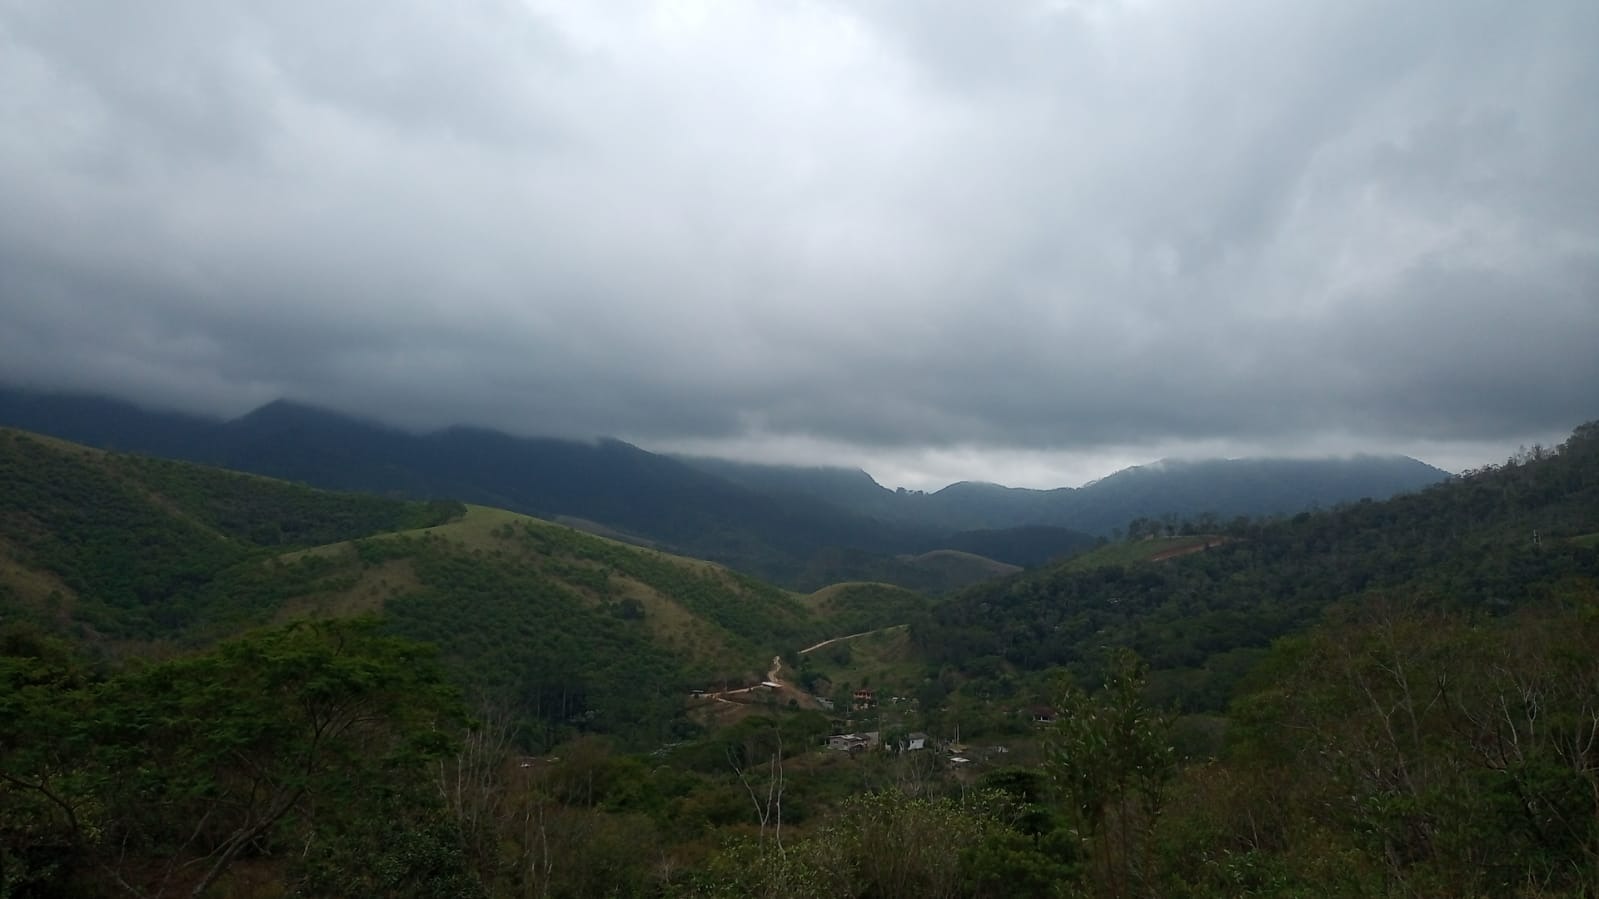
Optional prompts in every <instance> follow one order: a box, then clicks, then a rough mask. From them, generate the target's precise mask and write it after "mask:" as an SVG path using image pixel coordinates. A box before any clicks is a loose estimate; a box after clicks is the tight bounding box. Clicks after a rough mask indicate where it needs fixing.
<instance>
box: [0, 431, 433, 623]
mask: <svg viewBox="0 0 1599 899" xmlns="http://www.w3.org/2000/svg"><path fill="white" fill-rule="evenodd" d="M0 485H4V489H0V580H3V581H4V582H5V583H6V585H7V586H8V588H9V590H8V592H9V595H10V597H11V599H10V601H9V603H8V606H7V607H6V608H5V609H4V611H5V614H7V615H8V616H24V617H29V618H33V619H35V620H37V621H42V622H49V623H51V624H52V625H53V626H58V627H64V628H70V629H78V630H84V631H88V632H92V633H95V634H98V635H102V636H106V637H114V638H130V639H131V638H145V639H148V638H155V637H173V636H176V635H178V634H180V633H183V632H185V631H187V630H189V629H192V628H198V627H202V626H212V625H216V624H218V623H221V622H231V623H232V624H234V625H238V624H243V623H247V622H249V621H252V620H258V619H259V618H260V617H261V616H262V615H264V614H267V613H268V612H269V611H270V609H271V608H272V607H274V606H275V605H276V604H277V603H279V602H281V601H282V600H283V599H284V598H285V597H286V596H288V595H292V593H293V592H295V591H303V590H304V589H306V588H307V587H308V585H310V584H312V583H314V582H315V581H316V580H317V579H318V578H320V577H322V576H324V575H325V574H326V571H325V566H322V565H320V564H318V563H316V562H315V561H312V560H307V561H305V562H302V563H299V564H295V565H292V566H277V567H276V568H275V569H273V570H272V571H271V572H265V571H264V570H263V569H262V568H261V562H262V561H263V560H265V559H267V558H269V557H271V556H273V555H275V554H277V553H279V552H282V551H283V550H285V549H290V548H293V547H296V546H310V545H316V544H321V543H328V542H330V541H336V540H346V539H350V538H354V537H360V536H364V535H367V534H372V533H378V532H384V531H393V530H397V529H403V528H414V527H420V526H425V525H428V524H434V523H438V522H442V521H444V520H446V519H448V518H449V517H451V516H453V515H456V514H459V512H460V507H459V506H457V505H453V504H429V503H416V502H403V501H400V500H393V499H385V498H383V497H377V496H370V495H364V494H355V493H331V492H327V491H319V490H311V489H309V488H306V487H301V486H297V485H294V484H288V483H285V482H282V481H274V480H271V479H268V478H260V477H253V476H249V475H241V474H238V473H235V472H226V471H221V470H219V469H212V468H206V467H203V466H198V465H189V464H185V463H179V462H169V461H164V460H159V459H151V458H145V457H136V456H125V455H120V454H111V453H102V452H99V451H96V450H91V449H88V448H86V447H81V446H76V445H73V444H67V443H64V442H62V441H57V440H53V439H50V438H45V437H40V436H37V435H31V434H26V433H23V432H19V431H12V430H0Z"/></svg>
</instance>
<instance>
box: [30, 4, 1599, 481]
mask: <svg viewBox="0 0 1599 899" xmlns="http://www.w3.org/2000/svg"><path fill="white" fill-rule="evenodd" d="M0 86H3V87H0V379H4V380H8V381H12V382H16V383H25V384H30V385H34V386H44V387H67V388H85V389H93V390H109V391H112V392H114V393H119V394H121V395H124V396H130V397H135V398H139V399H142V400H145V401H147V402H154V403H159V404H164V405H171V406H177V407H180V408H185V409H190V410H196V411H208V412H214V413H221V414H226V413H236V412H240V411H243V410H245V409H247V408H249V407H250V406H252V405H255V404H257V403H259V402H263V401H266V400H269V399H273V398H276V397H279V396H287V397H292V398H299V399H305V400H312V401H317V402H321V403H324V404H327V405H330V406H333V407H335V408H340V409H344V410H347V411H359V412H364V413H366V414H369V415H373V416H376V417H379V418H383V419H386V420H389V421H393V422H396V423H401V424H405V425H411V426H418V427H426V426H434V425H442V424H446V423H454V422H471V423H477V424H484V425H489V426H494V427H499V428H504V429H508V430H512V431H516V432H521V433H542V434H559V435H569V436H572V435H577V436H589V435H596V434H610V435H618V436H622V437H625V438H628V439H633V440H636V441H639V442H641V443H644V444H645V445H652V444H659V445H665V446H692V447H694V448H696V449H701V450H704V449H712V450H714V449H715V448H716V447H717V446H723V445H725V446H728V447H743V448H745V449H750V448H759V447H761V446H766V447H771V446H775V445H784V444H785V442H786V445H788V446H790V447H795V446H811V447H824V446H825V447H831V448H832V449H833V451H834V454H835V455H839V454H843V453H847V448H850V447H854V448H858V450H859V452H860V453H862V454H863V457H873V458H880V459H888V458H890V457H896V456H895V454H896V453H897V454H899V455H898V456H897V457H896V458H899V459H901V460H902V462H903V467H906V471H907V472H908V473H907V474H906V477H907V478H908V479H911V480H914V472H913V471H912V469H914V467H915V463H914V461H905V460H914V459H916V458H923V459H925V458H928V454H930V453H935V454H936V453H938V452H943V451H944V450H945V449H948V450H949V452H950V453H954V454H955V455H959V452H964V450H958V448H963V447H964V448H976V449H977V450H979V451H980V450H982V449H984V448H988V449H992V450H994V451H997V452H1009V453H1021V454H1035V455H1037V454H1049V453H1055V454H1064V455H1065V456H1070V455H1071V454H1078V455H1079V456H1083V457H1088V456H1092V455H1094V454H1096V453H1097V454H1100V455H1102V456H1103V455H1106V454H1112V455H1114V454H1116V453H1128V452H1136V451H1137V448H1139V447H1149V448H1151V449H1152V450H1153V448H1159V447H1170V446H1188V445H1203V446H1215V447H1217V448H1219V449H1221V450H1222V451H1225V450H1226V449H1228V448H1229V447H1235V446H1247V447H1305V446H1308V445H1314V444H1315V443H1316V442H1317V441H1319V440H1332V439H1334V437H1336V439H1337V440H1341V441H1343V442H1344V443H1346V444H1355V445H1371V446H1376V447H1383V446H1413V445H1433V446H1448V445H1461V446H1466V445H1471V446H1476V445H1483V444H1486V443H1493V442H1494V441H1513V440H1517V439H1524V438H1526V436H1527V435H1545V434H1549V433H1559V432H1561V431H1563V430H1566V429H1569V427H1570V426H1572V425H1574V424H1576V423H1578V422H1580V421H1581V420H1583V419H1584V418H1591V417H1594V416H1595V415H1596V414H1599V403H1596V398H1599V167H1596V166H1595V165H1594V162H1593V161H1594V160H1595V159H1599V115H1596V114H1595V112H1594V98H1595V97H1596V96H1599V4H1595V3H1593V2H1592V0H1571V2H1558V0H1549V2H1536V0H1535V2H1530V3H1526V4H1515V5H1506V4H1503V3H1499V2H1475V0H1415V2H1409V3H1404V4H1393V3H1385V2H1375V0H1320V2H1309V0H1307V2H1296V3H1281V2H1276V0H1253V2H1245V0H1221V2H1216V3H1207V4H1193V3H1182V2H1175V0H1172V2H1156V0H1143V2H1111V0H1098V2H1096V0H1083V2H1076V3H1016V4H970V3H960V2H953V0H950V2H939V3H927V2H910V0H904V2H880V3H872V4H855V3H844V2H834V3H829V2H793V3H781V4H769V3H759V4H739V3H727V4H718V3H709V2H704V3H696V2H681V3H644V2H636V3H632V2H629V3H606V4H571V3H553V2H550V3H541V2H528V3H518V2H511V0H467V2H462V3H453V4H436V3H423V2H397V0H382V2H378V0H367V2H351V3H341V4H326V3H313V2H294V0H284V2H273V3H244V2H225V0H191V2H178V0H173V2H162V3H154V4H129V3H120V2H114V0H103V2H83V3H60V2H54V0H0ZM840 448H844V449H840ZM1129 448H1132V449H1129ZM957 450H958V451H957ZM751 451H752V452H753V451H754V450H751Z"/></svg>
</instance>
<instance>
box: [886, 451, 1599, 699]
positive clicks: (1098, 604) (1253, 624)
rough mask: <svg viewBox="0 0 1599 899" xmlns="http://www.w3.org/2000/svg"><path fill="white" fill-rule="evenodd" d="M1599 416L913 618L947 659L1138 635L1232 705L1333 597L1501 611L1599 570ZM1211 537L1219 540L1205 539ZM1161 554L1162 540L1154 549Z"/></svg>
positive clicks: (1036, 651)
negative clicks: (1385, 597) (1454, 466)
mask: <svg viewBox="0 0 1599 899" xmlns="http://www.w3.org/2000/svg"><path fill="white" fill-rule="evenodd" d="M1595 531H1599V426H1596V425H1593V424H1589V425H1584V426H1583V427H1581V428H1579V429H1577V431H1576V432H1575V433H1574V434H1573V435H1572V437H1571V439H1570V440H1568V441H1567V442H1566V443H1565V444H1564V445H1563V446H1562V447H1560V448H1559V450H1558V451H1548V452H1545V451H1538V452H1535V453H1529V454H1527V455H1526V456H1525V457H1523V458H1518V459H1516V460H1513V461H1512V462H1511V463H1509V464H1506V465H1504V466H1501V467H1494V468H1489V469H1485V470H1482V471H1476V472H1470V473H1467V474H1465V475H1463V476H1461V477H1458V478H1455V479H1452V480H1450V481H1449V482H1447V483H1444V484H1439V485H1437V486H1435V487H1432V488H1429V489H1427V490H1424V491H1422V492H1420V493H1415V494H1408V495H1404V496H1399V497H1396V498H1394V499H1391V500H1388V501H1386V502H1371V501H1364V502H1359V503H1355V504H1352V505H1347V506H1344V507H1341V508H1338V509H1336V510H1333V511H1329V512H1322V513H1314V514H1311V513H1305V514H1301V515H1298V516H1295V517H1294V518H1292V519H1290V520H1286V521H1279V522H1274V523H1252V524H1248V525H1239V526H1235V527H1233V528H1230V529H1228V531H1227V532H1226V533H1225V534H1224V535H1223V536H1225V537H1226V538H1227V539H1226V541H1225V542H1222V543H1220V544H1219V545H1209V547H1208V548H1207V549H1203V550H1200V551H1194V552H1188V553H1186V554H1183V555H1180V556H1177V557H1173V558H1168V559H1167V560H1165V561H1148V562H1130V563H1127V564H1106V565H1100V566H1087V565H1084V564H1082V563H1073V562H1067V563H1063V564H1060V565H1056V566H1053V567H1051V568H1048V569H1045V570H1041V571H1037V572H1029V573H1026V574H1023V575H1019V576H1017V577H1014V578H1010V579H1007V580H1003V581H997V582H993V583H990V584H984V585H979V586H977V587H974V588H972V589H970V590H968V591H966V592H964V593H962V594H961V595H959V596H957V597H956V598H954V599H952V600H951V601H950V602H948V603H946V604H944V605H941V606H939V607H938V608H937V609H935V610H934V612H933V615H932V617H931V619H930V620H928V621H927V622H925V623H924V624H922V625H920V626H918V627H917V628H915V630H914V634H915V639H916V642H917V644H918V645H919V646H921V647H922V649H923V651H924V652H926V653H927V655H928V658H929V659H930V661H931V662H932V663H933V664H950V665H957V666H964V667H966V668H968V669H970V670H974V671H975V670H994V668H995V666H1000V667H1011V668H1015V669H1020V670H1042V669H1045V668H1049V667H1052V666H1067V667H1070V668H1073V669H1075V670H1077V671H1079V672H1080V673H1085V672H1087V671H1088V670H1090V669H1091V668H1092V667H1093V666H1094V664H1095V660H1096V658H1097V657H1098V656H1099V655H1100V648H1101V647H1105V646H1127V647H1131V648H1132V649H1134V650H1135V651H1137V652H1138V653H1139V654H1140V655H1141V656H1143V657H1144V659H1146V660H1147V661H1148V662H1149V663H1150V665H1151V666H1152V667H1153V668H1154V669H1156V672H1157V677H1156V685H1157V687H1158V688H1159V689H1161V690H1163V691H1165V692H1166V693H1167V695H1169V696H1171V697H1173V698H1176V699H1180V700H1181V701H1182V702H1183V703H1185V704H1186V705H1187V706H1189V707H1191V708H1212V709H1214V708H1219V707H1220V706H1221V705H1222V704H1224V703H1225V702H1226V699H1227V697H1228V695H1229V693H1230V690H1231V685H1232V684H1233V683H1234V682H1235V681H1236V679H1237V678H1238V677H1239V676H1240V674H1241V673H1242V672H1243V671H1244V670H1246V669H1247V668H1248V666H1249V664H1250V663H1251V661H1252V660H1253V658H1255V657H1256V656H1257V655H1258V654H1259V653H1260V652H1262V651H1263V650H1264V649H1265V647H1266V646H1268V645H1269V644H1270V642H1271V641H1272V640H1273V639H1275V638H1277V637H1279V636H1282V635H1284V634H1288V633H1292V632H1294V631H1297V630H1300V629H1303V628H1306V627H1308V626H1310V625H1311V624H1313V623H1314V622H1316V621H1317V620H1318V618H1319V616H1320V615H1321V613H1322V610H1323V609H1325V608H1326V607H1327V606H1328V605H1330V604H1331V603H1333V602H1335V601H1338V600H1341V599H1345V598H1349V597H1360V596H1371V595H1379V594H1383V593H1402V594H1405V595H1409V596H1425V597H1434V598H1436V600H1437V601H1438V602H1440V603H1447V604H1449V605H1451V606H1455V607H1461V608H1470V609H1477V610H1480V611H1481V612H1483V613H1485V614H1494V613H1498V612H1501V611H1504V610H1506V609H1508V608H1509V607H1510V606H1511V605H1513V604H1516V603H1519V602H1523V601H1526V600H1527V599H1529V598H1536V597H1538V596H1542V595H1547V594H1550V593H1553V592H1557V591H1559V590H1560V589H1561V585H1562V584H1563V583H1565V582H1566V581H1567V580H1569V579H1572V578H1577V579H1584V578H1589V579H1591V578H1594V577H1599V549H1596V548H1595V547H1594V546H1593V545H1591V544H1590V543H1588V542H1586V541H1584V540H1582V539H1580V538H1581V536H1582V535H1585V534H1590V533H1593V532H1595ZM1206 542H1207V544H1209V543H1213V542H1214V541H1206ZM1151 555H1154V556H1156V557H1158V556H1159V554H1151Z"/></svg>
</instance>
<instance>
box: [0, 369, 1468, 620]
mask: <svg viewBox="0 0 1599 899" xmlns="http://www.w3.org/2000/svg"><path fill="white" fill-rule="evenodd" d="M0 424H5V425H10V426H13V427H19V428H25V429H28V430H32V431H37V432H40V433H45V434H51V435H53V436H57V437H62V438H65V439H69V440H74V441H78V442H81V443H86V444H89V445H93V446H97V447H101V448H105V449H112V450H118V451H123V452H132V453H143V454H150V455H157V456H166V457H171V458H176V459H183V460H187V461H193V462H202V463H206V464H210V465H217V466H222V467H227V468H234V469H239V470H242V471H250V472H255V473H258V474H265V475H270V476H273V477H279V478H285V479H289V480H294V481H301V482H304V483H307V484H311V485H314V486H318V487H325V488H335V489H345V490H362V491H368V492H373V493H379V494H385V495H390V496H396V497H410V498H418V499H437V498H448V499H455V500H460V501H463V502H471V503H481V504H485V505H493V506H497V507H501V508H506V509H510V510H513V511H517V512H523V513H526V514H530V515H537V516H540V517H544V518H550V519H564V520H572V521H574V522H576V523H581V524H585V525H586V526H590V527H603V529H604V530H605V532H606V533H609V534H611V535H613V536H619V537H622V538H624V539H627V538H634V539H637V540H639V541H641V542H648V543H650V544H652V545H659V546H661V547H662V548H666V549H670V550H672V551H675V552H680V553H684V554H687V555H693V556H698V557H700V558H704V559H710V560H713V561H718V562H722V563H725V564H727V565H730V566H733V567H736V568H739V569H742V570H745V571H749V572H752V573H756V574H759V575H761V576H763V577H767V578H771V579H773V580H776V581H778V582H781V583H784V584H787V585H790V586H794V587H797V588H804V589H815V588H817V587H819V586H822V585H825V584H827V583H832V582H834V581H838V580H844V579H865V580H883V581H889V582H892V583H899V584H903V585H906V586H913V587H915V588H916V589H921V590H930V591H935V592H936V591H938V590H940V589H949V588H953V587H956V586H960V585H963V584H966V583H970V582H971V580H972V578H973V577H981V576H993V573H994V572H995V571H998V570H1003V569H1002V568H1001V569H995V568H993V567H992V566H976V567H975V568H973V567H970V566H968V567H967V568H966V569H964V570H963V571H961V572H960V573H955V572H954V570H953V569H951V568H950V567H949V565H948V561H949V560H948V559H947V558H942V557H939V566H940V567H939V569H938V570H937V571H936V572H933V573H930V572H928V571H927V570H925V566H926V565H928V564H931V560H930V559H925V558H924V556H925V554H927V553H929V552H932V551H934V550H946V549H947V550H958V551H962V552H967V553H973V554H977V555H980V556H984V557H986V558H988V559H992V560H995V561H998V562H1002V563H1006V564H1009V565H1021V566H1031V565H1037V564H1041V563H1043V562H1045V561H1048V560H1049V559H1052V558H1056V557H1059V556H1063V555H1068V554H1070V553H1072V552H1076V551H1080V550H1082V549H1084V548H1087V547H1088V546H1091V545H1092V544H1093V541H1094V537H1095V536H1107V535H1110V534H1113V533H1114V532H1115V531H1116V530H1117V529H1119V528H1122V527H1124V526H1126V525H1127V524H1128V523H1129V522H1130V521H1132V520H1133V519H1137V518H1150V519H1172V520H1177V519H1202V518H1203V519H1206V520H1212V519H1213V520H1226V519H1230V518H1233V517H1236V516H1240V515H1243V516H1260V515H1278V514H1288V513H1294V512H1299V511H1303V510H1305V509H1310V508H1314V507H1316V506H1330V505H1334V504H1337V503H1340V502H1346V501H1352V500H1357V499H1361V498H1366V497H1371V498H1384V497H1387V496H1391V495H1393V494H1395V493H1400V492H1404V491H1407V490H1413V489H1416V488H1419V487H1422V486H1425V485H1427V484H1430V483H1433V482H1436V481H1438V480H1441V479H1443V478H1444V477H1446V475H1445V473H1444V472H1442V471H1440V470H1438V469H1435V468H1432V467H1431V466H1428V465H1425V464H1423V463H1421V462H1417V461H1416V460H1414V459H1408V458H1403V457H1397V458H1395V457H1352V458H1345V459H1329V460H1283V459H1243V460H1215V461H1207V462H1164V463H1161V464H1158V465H1151V466H1145V467H1140V468H1131V469H1127V470H1125V471H1121V472H1117V473H1116V474H1113V475H1111V476H1109V477H1106V478H1102V479H1100V480H1098V481H1095V482H1093V483H1091V484H1088V485H1086V486H1083V487H1079V488H1069V487H1062V488H1059V489H1055V490H1031V489H1024V488H1012V487H1003V486H999V485H996V484H983V483H973V482H963V483H958V484H952V485H950V486H949V487H946V488H944V489H943V490H940V491H937V492H935V493H921V492H917V491H905V490H889V489H887V488H885V487H883V486H881V485H879V484H878V483H877V482H876V481H875V480H873V479H872V478H871V476H870V475H868V474H867V473H866V472H864V471H860V470H858V469H853V470H852V469H841V468H828V467H813V468H795V467H784V466H767V465H752V464H745V463H733V462H726V461H721V460H710V459H691V458H676V457H670V456H666V455H661V454H657V453H652V452H649V451H647V450H644V449H641V448H639V447H636V446H633V445H631V444H628V443H624V442H622V441H618V440H599V441H594V442H581V441H572V440H561V439H553V438H525V437H514V436H511V435H507V434H503V433H500V432H497V431H491V430H486V429H481V428H470V427H453V428H447V429H444V430H440V431H434V432H430V433H425V434H414V433H410V432H407V431H403V430H400V429H397V428H393V427H390V426H387V425H383V424H380V423H376V422H372V421H365V420H362V419H358V418H352V417H350V416H346V415H342V414H339V413H335V412H331V411H328V410H325V409H320V408H317V407H314V406H308V405H304V404H300V403H294V402H289V401H281V400H280V401H277V402H273V403H269V404H267V405H265V406H262V407H260V408H258V409H256V410H254V411H252V412H250V413H249V414H247V415H244V416H241V417H239V418H235V419H232V420H229V421H218V420H211V419H204V418H199V417H192V416H185V415H178V414H172V413H163V412H149V411H145V410H143V409H140V408H138V407H137V406H133V405H131V404H127V403H123V402H119V401H115V400H108V399H105V398H100V397H92V396H71V395H45V394H36V393H28V392H23V391H16V390H3V391H0ZM896 557H900V558H897V559H896ZM917 559H921V560H922V561H920V562H918V561H914V560H917ZM918 566H921V567H918Z"/></svg>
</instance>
